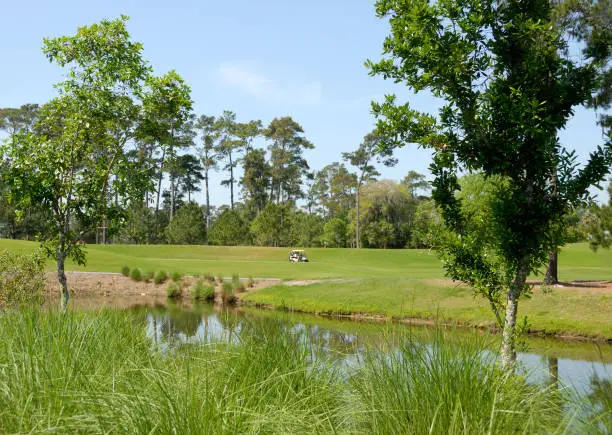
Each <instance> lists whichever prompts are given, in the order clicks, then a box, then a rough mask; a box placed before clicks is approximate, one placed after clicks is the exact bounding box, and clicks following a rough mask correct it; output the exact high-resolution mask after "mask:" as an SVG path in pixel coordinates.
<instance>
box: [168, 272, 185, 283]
mask: <svg viewBox="0 0 612 435" xmlns="http://www.w3.org/2000/svg"><path fill="white" fill-rule="evenodd" d="M171 277H172V281H174V282H176V281H180V280H181V278H182V277H183V275H182V274H181V273H180V272H172V276H171Z"/></svg>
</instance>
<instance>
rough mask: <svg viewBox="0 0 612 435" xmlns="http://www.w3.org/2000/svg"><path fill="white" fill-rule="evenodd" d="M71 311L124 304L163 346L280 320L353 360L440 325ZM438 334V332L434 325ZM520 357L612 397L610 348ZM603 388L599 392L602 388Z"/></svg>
mask: <svg viewBox="0 0 612 435" xmlns="http://www.w3.org/2000/svg"><path fill="white" fill-rule="evenodd" d="M70 303H71V307H72V309H79V310H87V311H89V310H98V309H101V308H111V307H112V308H121V309H125V310H130V311H133V312H135V313H137V314H139V315H141V316H144V318H145V319H146V321H145V324H146V328H147V334H148V335H149V336H150V337H151V338H152V339H153V340H154V341H155V342H156V343H158V344H159V345H160V346H161V347H162V348H163V347H171V346H175V345H176V344H180V343H193V344H197V343H205V342H208V341H211V340H230V341H231V340H238V339H239V338H240V334H241V333H242V330H243V328H242V327H241V325H243V324H244V322H249V321H254V320H257V321H263V322H276V323H277V324H278V323H281V324H282V325H283V326H285V327H286V328H288V329H302V330H306V331H307V332H308V334H307V337H308V338H309V340H311V341H312V343H313V344H316V345H317V347H318V348H322V349H323V350H324V351H325V352H327V353H328V354H329V355H332V356H333V357H334V358H337V359H339V360H341V362H342V363H345V364H351V363H352V362H354V361H355V360H356V359H357V358H358V357H359V355H360V354H361V353H362V352H363V351H364V350H366V349H368V348H373V347H376V348H378V349H383V350H385V351H392V350H393V349H394V346H395V344H396V343H397V342H398V340H399V339H405V337H406V336H410V338H411V339H412V340H415V341H419V342H421V343H425V344H426V343H427V342H428V341H431V340H432V337H433V334H434V332H436V328H433V327H424V326H414V325H406V324H400V323H395V322H388V323H387V322H383V323H381V322H364V321H354V320H346V319H335V318H333V319H332V318H329V317H321V316H314V315H304V314H292V313H286V312H279V311H265V310H258V309H251V308H242V309H227V308H225V309H219V308H215V307H213V306H212V305H209V304H196V305H194V304H191V303H190V302H183V303H172V302H170V303H169V302H168V301H167V300H166V299H163V298H158V299H151V298H148V297H147V298H145V297H142V298H140V297H138V296H132V297H95V298H94V297H90V298H85V297H83V298H72V299H71V301H70ZM442 329H443V331H444V334H445V336H446V339H448V340H474V339H477V340H480V341H481V342H482V343H483V346H485V347H486V348H487V349H489V350H490V351H491V352H496V350H497V347H498V346H499V341H500V336H499V335H492V334H489V333H486V332H483V331H479V330H474V329H455V328H442ZM437 331H438V332H439V331H440V329H438V330H437ZM521 348H522V351H521V352H519V354H518V360H519V362H520V364H521V370H522V371H523V373H524V374H525V375H526V376H527V377H528V379H529V380H530V381H531V382H534V383H542V384H550V383H551V382H555V380H556V379H558V381H559V385H561V386H568V387H572V388H573V389H575V390H576V391H577V392H578V393H579V394H581V395H582V394H590V393H591V392H592V391H593V389H594V388H596V389H598V390H601V389H602V388H603V389H606V391H604V392H603V393H604V394H606V395H612V345H610V344H605V343H595V342H581V341H568V340H559V339H551V338H540V337H527V338H525V339H524V342H523V343H522V344H521ZM598 393H602V392H601V391H598Z"/></svg>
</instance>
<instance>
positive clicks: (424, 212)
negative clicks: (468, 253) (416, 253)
mask: <svg viewBox="0 0 612 435" xmlns="http://www.w3.org/2000/svg"><path fill="white" fill-rule="evenodd" d="M446 231H447V230H446V228H445V226H444V220H443V219H442V215H441V213H440V211H439V209H438V207H437V206H436V202H435V201H434V200H433V199H427V200H425V201H421V202H419V204H418V205H417V206H416V210H415V212H414V224H413V227H412V229H411V231H410V242H409V243H410V247H411V248H427V249H432V248H440V247H441V246H442V244H443V242H444V236H445V234H446Z"/></svg>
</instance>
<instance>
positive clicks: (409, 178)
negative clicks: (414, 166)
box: [402, 171, 431, 198]
mask: <svg viewBox="0 0 612 435" xmlns="http://www.w3.org/2000/svg"><path fill="white" fill-rule="evenodd" d="M402 183H403V184H404V186H406V188H407V189H408V192H409V193H410V196H411V197H413V198H416V197H417V196H418V195H417V193H418V192H419V191H420V190H421V191H424V192H428V191H430V190H431V184H429V182H428V181H427V180H426V179H425V175H423V174H419V173H418V172H417V171H408V175H406V176H405V177H404V179H403V180H402Z"/></svg>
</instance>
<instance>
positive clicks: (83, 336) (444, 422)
mask: <svg viewBox="0 0 612 435" xmlns="http://www.w3.org/2000/svg"><path fill="white" fill-rule="evenodd" d="M146 316H147V314H146V313H140V314H134V313H132V314H130V313H125V312H119V311H102V312H100V313H72V312H69V313H67V314H65V315H61V314H56V313H49V312H36V311H26V312H22V313H19V312H7V313H5V314H3V315H0V432H2V433H5V432H7V433H15V432H43V431H52V432H64V433H80V432H88V433H102V432H104V433H107V432H109V433H144V432H156V433H242V432H261V433H320V432H325V433H332V432H343V433H372V432H375V433H514V432H521V433H524V432H536V433H542V432H544V433H550V432H556V431H558V430H561V431H563V430H568V431H570V432H573V431H584V430H586V431H590V429H593V427H590V428H589V427H586V429H585V427H581V426H577V425H578V423H579V422H581V421H582V420H581V419H574V420H571V421H570V420H569V419H566V418H564V412H565V408H564V406H563V401H562V397H561V396H560V395H559V393H556V392H554V391H552V390H547V389H542V388H537V387H534V386H529V385H527V384H526V383H525V382H524V381H523V380H522V379H521V378H518V377H512V378H507V377H504V376H503V375H502V374H501V373H500V372H499V371H498V370H497V369H496V368H495V365H494V364H492V361H491V359H490V358H492V357H489V356H487V354H484V353H483V351H482V347H481V346H480V345H479V343H473V342H470V343H463V344H464V345H463V346H458V345H454V344H452V343H446V342H444V340H443V337H442V338H439V339H437V341H434V344H433V345H427V346H424V345H419V344H415V343H413V342H412V341H411V340H410V337H406V338H405V340H402V342H403V344H401V345H400V346H399V347H396V349H397V350H395V351H392V352H388V351H385V352H384V353H383V352H382V351H381V352H377V351H373V352H364V353H362V354H360V355H361V356H360V357H359V359H358V360H357V361H356V362H355V363H354V364H349V365H348V367H347V366H346V365H344V364H339V363H338V359H336V358H328V357H327V356H326V355H325V354H324V353H323V352H320V351H319V349H317V348H316V347H313V344H312V343H313V341H314V340H311V339H310V338H309V337H308V335H307V333H306V332H305V331H303V330H300V329H299V328H291V329H289V328H287V326H286V324H285V323H283V322H270V321H267V322H266V323H264V322H262V321H261V320H250V321H248V322H245V321H242V322H240V325H239V327H238V324H237V323H236V321H235V319H232V318H231V317H233V315H231V314H228V315H227V317H228V318H224V319H223V320H222V323H223V324H224V325H230V324H231V325H234V326H235V327H236V328H235V329H236V330H237V331H238V330H239V331H240V333H239V334H237V335H236V334H233V337H232V335H231V334H230V338H227V339H218V341H208V342H206V343H204V344H199V345H194V344H181V345H178V346H177V347H168V346H161V345H157V344H155V343H154V342H153V341H152V340H151V339H150V338H148V337H147V336H146V333H145V331H146V329H147V318H146ZM161 327H162V329H163V328H164V326H163V325H162V326H161ZM158 346H159V347H158ZM571 417H575V416H573V415H572V416H571ZM599 421H601V420H599Z"/></svg>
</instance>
